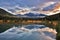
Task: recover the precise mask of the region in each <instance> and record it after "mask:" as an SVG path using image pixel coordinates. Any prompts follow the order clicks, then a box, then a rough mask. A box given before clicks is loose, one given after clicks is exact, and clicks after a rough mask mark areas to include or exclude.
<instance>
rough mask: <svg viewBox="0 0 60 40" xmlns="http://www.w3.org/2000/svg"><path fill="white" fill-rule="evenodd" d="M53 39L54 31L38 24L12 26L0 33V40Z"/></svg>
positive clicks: (54, 36)
mask: <svg viewBox="0 0 60 40" xmlns="http://www.w3.org/2000/svg"><path fill="white" fill-rule="evenodd" d="M7 27H8V26H7ZM7 27H5V28H7ZM5 28H4V29H5ZM4 29H3V30H4ZM55 38H56V31H55V30H53V29H51V28H49V27H47V26H45V25H38V24H29V25H19V26H15V25H12V26H11V27H10V28H7V29H6V30H5V31H4V32H2V33H0V40H56V39H55Z"/></svg>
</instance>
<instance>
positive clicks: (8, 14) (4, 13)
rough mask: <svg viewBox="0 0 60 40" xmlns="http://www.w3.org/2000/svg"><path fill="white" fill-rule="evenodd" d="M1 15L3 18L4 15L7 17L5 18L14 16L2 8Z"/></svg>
mask: <svg viewBox="0 0 60 40" xmlns="http://www.w3.org/2000/svg"><path fill="white" fill-rule="evenodd" d="M0 15H2V16H3V15H5V16H13V15H12V14H11V13H9V12H7V11H5V10H3V9H1V8H0Z"/></svg>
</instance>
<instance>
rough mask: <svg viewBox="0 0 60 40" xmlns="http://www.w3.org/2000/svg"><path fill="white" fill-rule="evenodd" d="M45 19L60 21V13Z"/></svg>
mask: <svg viewBox="0 0 60 40" xmlns="http://www.w3.org/2000/svg"><path fill="white" fill-rule="evenodd" d="M45 19H47V20H60V13H57V14H55V15H50V16H46V17H45Z"/></svg>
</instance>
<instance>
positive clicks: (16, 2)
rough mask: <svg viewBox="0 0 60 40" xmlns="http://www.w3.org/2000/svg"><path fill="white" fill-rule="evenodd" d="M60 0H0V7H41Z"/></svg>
mask: <svg viewBox="0 0 60 40" xmlns="http://www.w3.org/2000/svg"><path fill="white" fill-rule="evenodd" d="M56 2H60V0H0V7H2V8H6V9H8V10H12V11H14V10H18V9H19V8H20V9H23V8H40V9H43V8H45V7H47V6H50V5H52V4H54V3H56Z"/></svg>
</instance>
